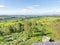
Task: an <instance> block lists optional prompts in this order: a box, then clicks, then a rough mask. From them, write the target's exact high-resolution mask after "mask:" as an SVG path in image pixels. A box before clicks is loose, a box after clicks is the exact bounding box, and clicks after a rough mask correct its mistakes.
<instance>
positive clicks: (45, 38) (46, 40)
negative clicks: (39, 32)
mask: <svg viewBox="0 0 60 45" xmlns="http://www.w3.org/2000/svg"><path fill="white" fill-rule="evenodd" d="M50 39H51V38H50V37H47V36H43V38H42V42H50Z"/></svg>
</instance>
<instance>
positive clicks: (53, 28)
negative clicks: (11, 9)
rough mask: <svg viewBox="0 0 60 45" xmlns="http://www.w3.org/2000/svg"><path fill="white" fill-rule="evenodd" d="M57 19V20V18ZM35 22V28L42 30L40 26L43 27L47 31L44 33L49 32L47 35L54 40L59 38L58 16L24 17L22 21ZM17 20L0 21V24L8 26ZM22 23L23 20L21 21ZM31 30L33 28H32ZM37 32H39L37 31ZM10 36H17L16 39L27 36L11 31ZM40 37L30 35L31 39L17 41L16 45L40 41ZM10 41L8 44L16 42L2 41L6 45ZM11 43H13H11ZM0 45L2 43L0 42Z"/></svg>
mask: <svg viewBox="0 0 60 45" xmlns="http://www.w3.org/2000/svg"><path fill="white" fill-rule="evenodd" d="M57 19H58V20H57ZM26 21H28V22H32V23H33V22H35V23H37V26H36V27H37V28H38V29H40V30H42V28H45V29H46V30H47V31H46V32H45V33H47V32H48V33H51V34H47V36H50V37H51V38H52V39H54V40H60V17H41V18H31V19H26V20H25V21H24V22H26ZM17 23H19V22H14V23H13V22H7V23H4V22H3V23H0V25H4V26H9V25H15V24H17ZM22 23H23V22H22ZM41 24H43V26H41ZM32 31H33V30H32ZM37 33H39V32H37ZM6 36H7V35H6ZM11 36H12V37H13V38H17V40H18V39H24V38H25V37H27V36H24V33H22V32H21V33H12V34H11ZM1 39H3V37H0V40H1ZM41 39H42V36H35V37H31V39H29V40H27V41H25V42H21V43H18V45H24V44H27V45H31V44H32V43H34V42H40V41H41ZM5 40H6V39H5ZM9 43H10V45H13V44H14V45H15V44H17V41H16V42H14V41H13V42H4V44H6V45H8V44H9ZM12 43H13V44H12ZM1 45H3V44H2V43H1Z"/></svg>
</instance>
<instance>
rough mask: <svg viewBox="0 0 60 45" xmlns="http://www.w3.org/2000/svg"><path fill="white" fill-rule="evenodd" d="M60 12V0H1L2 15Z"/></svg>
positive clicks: (0, 9)
mask: <svg viewBox="0 0 60 45" xmlns="http://www.w3.org/2000/svg"><path fill="white" fill-rule="evenodd" d="M1 14H2V15H3V14H5V15H14V14H17V15H41V14H42V15H44V14H45V15H46V14H60V0H0V15H1Z"/></svg>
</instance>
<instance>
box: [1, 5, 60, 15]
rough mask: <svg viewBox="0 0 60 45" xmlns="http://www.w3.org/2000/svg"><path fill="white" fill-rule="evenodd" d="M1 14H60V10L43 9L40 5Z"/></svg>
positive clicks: (5, 11)
mask: <svg viewBox="0 0 60 45" xmlns="http://www.w3.org/2000/svg"><path fill="white" fill-rule="evenodd" d="M37 7H38V8H37ZM0 14H8V15H13V14H20V15H41V14H43V15H44V14H45V15H46V14H60V8H56V9H46V8H44V9H42V8H40V5H33V6H28V7H26V8H18V9H15V10H0Z"/></svg>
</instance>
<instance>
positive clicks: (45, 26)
mask: <svg viewBox="0 0 60 45" xmlns="http://www.w3.org/2000/svg"><path fill="white" fill-rule="evenodd" d="M43 36H49V37H51V38H52V39H53V40H55V41H60V17H59V16H36V17H34V16H33V17H26V16H25V17H19V16H18V17H10V18H9V16H8V17H7V16H1V18H0V45H31V44H32V43H35V42H42V37H43Z"/></svg>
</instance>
